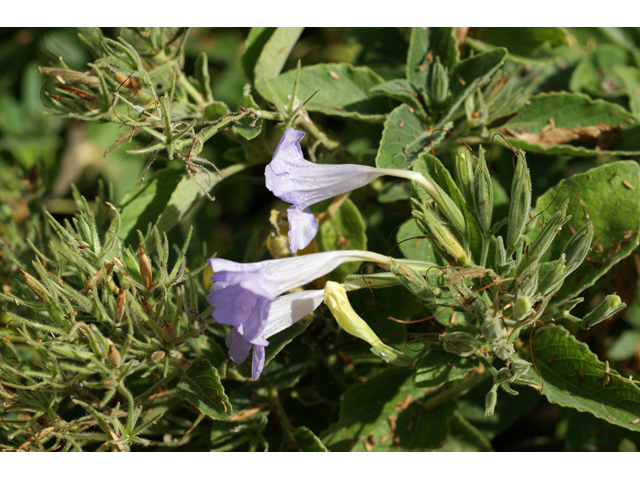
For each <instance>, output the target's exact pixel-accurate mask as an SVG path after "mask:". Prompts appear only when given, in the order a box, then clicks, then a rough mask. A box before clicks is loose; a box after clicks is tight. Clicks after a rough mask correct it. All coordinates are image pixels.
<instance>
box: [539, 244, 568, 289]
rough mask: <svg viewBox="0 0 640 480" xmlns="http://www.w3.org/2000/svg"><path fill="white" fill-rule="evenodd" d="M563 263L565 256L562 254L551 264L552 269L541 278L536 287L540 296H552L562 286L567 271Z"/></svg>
mask: <svg viewBox="0 0 640 480" xmlns="http://www.w3.org/2000/svg"><path fill="white" fill-rule="evenodd" d="M565 262H566V255H565V254H564V253H563V254H562V255H560V258H559V259H558V260H556V262H555V263H554V264H553V267H551V268H550V269H549V270H547V273H545V275H544V277H542V280H540V284H539V285H538V291H539V292H540V293H541V294H542V295H553V294H554V293H556V292H557V291H558V289H559V288H560V287H561V286H562V283H563V282H564V278H565V277H566V271H567V267H566V265H565Z"/></svg>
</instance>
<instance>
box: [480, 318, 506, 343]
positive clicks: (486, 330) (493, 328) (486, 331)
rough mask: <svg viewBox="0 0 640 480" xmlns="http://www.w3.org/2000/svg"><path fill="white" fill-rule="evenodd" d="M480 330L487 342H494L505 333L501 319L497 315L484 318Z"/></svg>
mask: <svg viewBox="0 0 640 480" xmlns="http://www.w3.org/2000/svg"><path fill="white" fill-rule="evenodd" d="M480 331H481V332H482V335H484V338H486V339H487V341H488V342H495V341H496V340H498V339H499V338H500V337H502V336H503V335H504V334H505V333H506V330H505V328H504V327H503V326H502V321H501V320H500V317H498V316H495V317H489V318H485V321H484V323H483V324H482V327H480Z"/></svg>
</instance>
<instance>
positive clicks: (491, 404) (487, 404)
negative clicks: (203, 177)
mask: <svg viewBox="0 0 640 480" xmlns="http://www.w3.org/2000/svg"><path fill="white" fill-rule="evenodd" d="M497 403H498V386H497V385H493V386H492V387H491V390H489V393H487V396H486V397H484V416H485V417H490V416H491V415H493V412H495V410H496V404H497Z"/></svg>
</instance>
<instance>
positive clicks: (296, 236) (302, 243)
mask: <svg viewBox="0 0 640 480" xmlns="http://www.w3.org/2000/svg"><path fill="white" fill-rule="evenodd" d="M287 218H288V220H289V247H290V248H291V252H292V253H296V252H297V251H298V250H302V249H303V248H305V247H306V246H307V245H309V244H310V243H311V240H313V239H314V238H315V236H316V233H318V228H319V225H318V221H317V220H316V216H315V215H314V214H313V213H311V210H309V209H308V208H304V209H301V208H298V207H296V206H295V205H292V206H291V207H289V208H288V209H287Z"/></svg>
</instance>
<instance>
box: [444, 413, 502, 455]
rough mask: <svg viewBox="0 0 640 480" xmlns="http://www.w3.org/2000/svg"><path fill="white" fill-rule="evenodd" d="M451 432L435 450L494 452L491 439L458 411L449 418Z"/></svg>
mask: <svg viewBox="0 0 640 480" xmlns="http://www.w3.org/2000/svg"><path fill="white" fill-rule="evenodd" d="M449 426H450V427H451V432H450V433H449V436H448V438H447V440H446V441H445V442H443V444H442V446H441V447H439V448H436V449H434V450H433V451H434V452H493V447H492V446H491V443H490V442H489V440H488V439H487V438H486V437H485V436H484V435H483V434H482V433H481V432H480V431H479V430H478V429H477V428H476V427H474V426H473V425H472V424H471V423H470V422H469V421H467V420H466V419H465V418H464V417H463V416H462V415H461V414H460V413H459V412H458V411H455V412H453V415H452V416H451V419H450V420H449Z"/></svg>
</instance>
